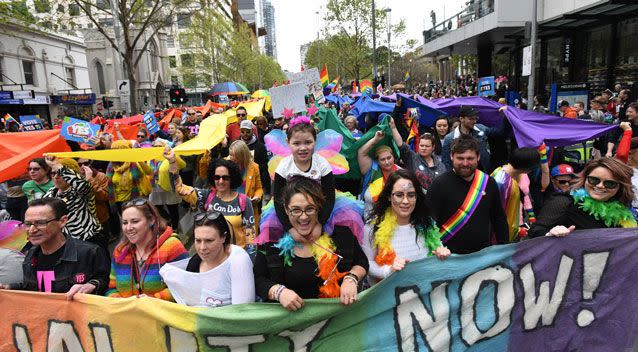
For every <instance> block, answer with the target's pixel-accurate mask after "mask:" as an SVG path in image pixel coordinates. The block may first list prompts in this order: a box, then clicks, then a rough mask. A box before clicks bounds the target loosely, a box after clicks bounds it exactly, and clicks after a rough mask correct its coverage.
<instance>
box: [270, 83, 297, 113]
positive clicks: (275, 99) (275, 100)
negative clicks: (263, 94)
mask: <svg viewBox="0 0 638 352" xmlns="http://www.w3.org/2000/svg"><path fill="white" fill-rule="evenodd" d="M268 91H269V92H270V102H271V104H272V115H273V116H275V117H277V116H282V113H283V112H284V109H292V111H293V112H302V111H306V100H305V96H306V88H305V87H304V85H303V84H302V83H292V84H286V85H283V86H279V87H272V88H270V89H269V90H268Z"/></svg>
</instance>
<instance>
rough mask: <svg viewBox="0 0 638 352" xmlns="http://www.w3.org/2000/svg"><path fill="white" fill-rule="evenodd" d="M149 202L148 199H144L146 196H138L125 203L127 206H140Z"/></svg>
mask: <svg viewBox="0 0 638 352" xmlns="http://www.w3.org/2000/svg"><path fill="white" fill-rule="evenodd" d="M145 204H148V199H144V198H137V199H133V200H131V201H128V202H126V203H124V206H125V207H133V206H134V207H140V206H142V205H145Z"/></svg>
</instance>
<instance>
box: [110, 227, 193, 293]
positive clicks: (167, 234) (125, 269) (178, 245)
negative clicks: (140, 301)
mask: <svg viewBox="0 0 638 352" xmlns="http://www.w3.org/2000/svg"><path fill="white" fill-rule="evenodd" d="M158 242H159V250H155V251H153V252H152V253H151V254H150V255H149V257H148V259H147V260H146V262H145V263H144V266H143V268H142V271H141V273H140V276H141V278H142V280H141V281H142V282H141V283H140V286H141V287H142V288H141V290H140V291H141V292H139V294H142V293H143V294H146V295H147V296H151V297H155V298H159V299H163V300H166V301H172V300H173V297H172V296H171V293H170V291H169V290H168V288H167V287H166V284H165V283H164V281H163V280H162V278H161V276H160V274H159V269H160V268H161V267H162V265H164V264H165V263H169V262H175V261H178V260H182V259H185V258H188V251H186V248H184V245H182V242H181V241H180V240H179V238H178V237H177V236H173V230H172V229H171V228H170V227H167V228H166V230H165V231H164V233H163V234H161V235H160V236H159V238H158ZM132 250H133V247H132V246H131V245H125V246H121V245H118V246H117V247H115V250H114V251H113V260H112V261H111V275H110V277H109V289H108V291H107V292H106V296H108V297H130V296H133V295H137V294H138V292H137V288H136V285H135V282H134V279H133V270H134V268H132V266H131V263H132V258H133V255H134V254H133V251H132ZM158 264H159V265H158Z"/></svg>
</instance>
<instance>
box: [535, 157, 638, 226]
mask: <svg viewBox="0 0 638 352" xmlns="http://www.w3.org/2000/svg"><path fill="white" fill-rule="evenodd" d="M632 175H633V172H632V170H631V168H630V167H629V166H627V165H624V164H623V163H622V162H620V161H618V160H616V159H612V158H600V159H593V160H591V161H589V162H588V163H587V165H585V168H584V169H583V171H582V176H581V178H580V179H579V180H578V181H577V182H576V184H575V185H574V190H572V191H571V193H570V194H557V195H555V196H554V197H553V198H552V199H551V200H550V201H548V202H547V203H545V206H543V209H542V210H541V212H540V214H539V215H538V218H537V220H536V222H535V223H534V225H532V227H531V228H530V230H529V236H530V237H539V236H565V235H568V234H570V233H571V232H573V231H574V230H583V229H597V228H613V227H636V226H637V225H636V219H635V217H634V214H633V213H632V211H631V201H632V200H633V199H634V191H633V189H632V185H631V176H632Z"/></svg>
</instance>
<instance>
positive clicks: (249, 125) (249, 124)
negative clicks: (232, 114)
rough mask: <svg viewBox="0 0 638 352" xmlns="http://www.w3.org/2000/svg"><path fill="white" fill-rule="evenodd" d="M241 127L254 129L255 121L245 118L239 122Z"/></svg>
mask: <svg viewBox="0 0 638 352" xmlns="http://www.w3.org/2000/svg"><path fill="white" fill-rule="evenodd" d="M239 129H247V130H252V129H253V123H252V122H250V121H248V120H244V121H242V122H241V123H240V124H239Z"/></svg>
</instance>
